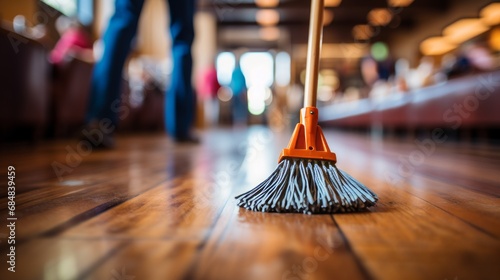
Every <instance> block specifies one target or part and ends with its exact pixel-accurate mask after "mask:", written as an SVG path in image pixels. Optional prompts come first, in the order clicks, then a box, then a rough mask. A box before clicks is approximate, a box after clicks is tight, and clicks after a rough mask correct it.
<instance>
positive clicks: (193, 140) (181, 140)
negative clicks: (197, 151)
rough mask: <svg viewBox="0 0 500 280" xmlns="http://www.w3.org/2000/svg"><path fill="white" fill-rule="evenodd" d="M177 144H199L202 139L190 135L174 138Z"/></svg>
mask: <svg viewBox="0 0 500 280" xmlns="http://www.w3.org/2000/svg"><path fill="white" fill-rule="evenodd" d="M174 141H175V143H178V144H199V143H200V139H199V138H198V137H195V136H193V135H188V136H184V137H174Z"/></svg>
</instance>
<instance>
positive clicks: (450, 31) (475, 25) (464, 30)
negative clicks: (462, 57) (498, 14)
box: [443, 18, 489, 44]
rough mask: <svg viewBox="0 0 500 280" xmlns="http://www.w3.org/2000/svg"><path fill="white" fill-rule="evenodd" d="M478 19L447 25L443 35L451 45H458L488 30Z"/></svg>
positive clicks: (466, 19) (465, 19)
mask: <svg viewBox="0 0 500 280" xmlns="http://www.w3.org/2000/svg"><path fill="white" fill-rule="evenodd" d="M488 29H489V28H488V26H486V25H485V24H484V23H483V22H482V21H481V20H480V19H476V18H464V19H459V20H457V21H455V22H454V23H452V24H450V25H448V26H447V27H445V29H444V30H443V35H444V36H445V37H446V39H447V40H449V41H450V42H451V43H455V44H460V43H463V42H465V41H467V40H469V39H472V38H474V37H476V36H477V35H479V34H481V33H483V32H486V31H487V30H488Z"/></svg>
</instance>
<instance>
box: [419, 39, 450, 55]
mask: <svg viewBox="0 0 500 280" xmlns="http://www.w3.org/2000/svg"><path fill="white" fill-rule="evenodd" d="M456 47H457V45H456V44H453V43H451V42H450V41H448V40H447V39H446V38H445V37H430V38H427V39H425V40H424V41H423V42H422V43H420V51H421V52H422V54H424V55H442V54H445V53H447V52H449V51H452V50H453V49H455V48H456Z"/></svg>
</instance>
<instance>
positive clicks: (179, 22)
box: [165, 0, 196, 141]
mask: <svg viewBox="0 0 500 280" xmlns="http://www.w3.org/2000/svg"><path fill="white" fill-rule="evenodd" d="M195 2H196V1H195V0H182V1H178V0H169V9H170V33H171V36H172V60H173V71H172V80H171V82H170V88H169V89H168V90H167V94H166V98H165V125H166V128H167V132H168V133H169V134H170V135H171V136H172V137H174V138H175V139H178V140H181V141H182V140H183V139H189V138H190V137H191V135H190V130H191V126H192V124H193V121H194V114H195V96H194V93H193V88H192V85H191V75H192V68H193V59H192V56H191V45H192V44H193V40H194V26H193V17H194V10H195Z"/></svg>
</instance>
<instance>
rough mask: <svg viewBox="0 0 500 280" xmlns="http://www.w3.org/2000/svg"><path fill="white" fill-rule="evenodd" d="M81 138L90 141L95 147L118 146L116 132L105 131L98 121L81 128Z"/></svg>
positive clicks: (109, 147) (108, 147)
mask: <svg viewBox="0 0 500 280" xmlns="http://www.w3.org/2000/svg"><path fill="white" fill-rule="evenodd" d="M79 138H80V140H81V141H87V142H89V143H90V145H92V148H94V149H113V148H115V146H116V144H115V137H114V133H113V132H109V131H103V129H101V128H100V127H99V125H98V124H97V122H92V123H90V124H87V125H85V126H84V127H83V128H82V129H81V130H80V136H79Z"/></svg>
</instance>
